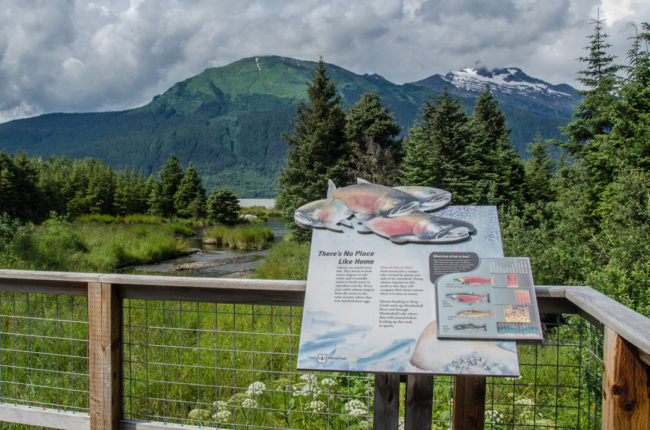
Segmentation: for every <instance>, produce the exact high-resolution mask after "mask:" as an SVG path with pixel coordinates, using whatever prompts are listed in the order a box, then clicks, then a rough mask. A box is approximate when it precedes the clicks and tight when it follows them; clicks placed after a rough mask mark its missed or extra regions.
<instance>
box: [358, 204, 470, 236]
mask: <svg viewBox="0 0 650 430" xmlns="http://www.w3.org/2000/svg"><path fill="white" fill-rule="evenodd" d="M365 226H366V227H367V228H368V229H370V230H371V231H372V232H373V233H376V234H378V235H379V236H383V237H386V238H388V239H390V240H391V241H393V242H395V243H405V242H424V243H450V242H460V241H462V240H465V239H467V238H468V237H469V236H470V235H471V234H472V233H473V232H474V226H473V225H472V224H470V223H468V222H465V221H460V220H456V219H451V218H443V217H439V216H435V215H431V214H429V213H426V212H419V211H416V212H412V213H410V214H408V215H404V216H400V217H396V218H387V217H375V218H372V219H370V220H368V221H366V222H365Z"/></svg>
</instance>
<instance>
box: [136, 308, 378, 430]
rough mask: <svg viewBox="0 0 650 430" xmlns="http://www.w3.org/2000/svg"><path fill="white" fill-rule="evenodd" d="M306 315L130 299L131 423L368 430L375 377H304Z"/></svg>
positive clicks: (280, 310)
mask: <svg viewBox="0 0 650 430" xmlns="http://www.w3.org/2000/svg"><path fill="white" fill-rule="evenodd" d="M301 312H302V309H300V308H295V307H288V306H287V307H280V306H253V305H232V304H208V303H189V302H185V303H184V302H165V301H145V300H126V301H125V303H124V414H125V417H126V418H133V419H146V420H155V421H165V422H177V423H183V424H194V425H205V426H208V425H209V426H215V425H219V426H224V427H227V428H243V427H245V428H251V427H252V428H364V427H365V428H368V427H369V422H370V421H371V418H370V415H369V413H370V408H371V403H372V396H373V385H374V376H373V375H368V374H347V373H307V372H297V371H296V370H295V367H296V358H297V350H298V341H299V329H300V321H301Z"/></svg>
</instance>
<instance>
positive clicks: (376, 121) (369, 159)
mask: <svg viewBox="0 0 650 430" xmlns="http://www.w3.org/2000/svg"><path fill="white" fill-rule="evenodd" d="M346 117H347V123H346V128H345V130H346V135H347V139H348V141H349V143H350V148H351V151H352V155H351V157H350V166H349V174H350V177H351V178H352V180H355V179H356V178H362V179H365V180H367V181H370V182H373V183H375V184H382V185H393V183H394V182H395V179H396V176H397V173H398V172H397V168H398V166H399V164H400V163H401V159H402V145H401V141H400V139H398V138H397V136H398V135H399V133H400V132H401V127H400V126H399V125H397V123H396V122H395V118H394V117H393V115H392V114H391V113H390V112H389V111H388V109H386V108H385V107H384V106H383V105H382V104H381V103H380V102H379V96H378V95H377V93H374V92H373V93H369V94H364V95H363V96H361V100H359V102H358V103H357V104H356V105H354V106H352V107H350V109H349V110H348V112H347V116H346Z"/></svg>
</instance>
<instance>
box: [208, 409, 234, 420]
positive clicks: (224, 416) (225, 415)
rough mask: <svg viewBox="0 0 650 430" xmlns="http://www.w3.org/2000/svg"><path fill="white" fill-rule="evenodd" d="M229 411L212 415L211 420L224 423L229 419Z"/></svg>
mask: <svg viewBox="0 0 650 430" xmlns="http://www.w3.org/2000/svg"><path fill="white" fill-rule="evenodd" d="M230 415H231V413H230V411H225V410H224V411H218V412H217V413H216V414H214V415H212V418H214V419H215V420H217V422H225V421H228V420H229V419H230Z"/></svg>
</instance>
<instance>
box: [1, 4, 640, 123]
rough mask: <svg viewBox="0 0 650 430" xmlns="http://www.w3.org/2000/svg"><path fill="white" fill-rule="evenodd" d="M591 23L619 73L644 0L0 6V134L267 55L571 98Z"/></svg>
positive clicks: (398, 79)
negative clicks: (602, 32) (567, 91)
mask: <svg viewBox="0 0 650 430" xmlns="http://www.w3.org/2000/svg"><path fill="white" fill-rule="evenodd" d="M598 10H600V17H601V18H605V19H606V20H607V21H606V28H605V29H606V32H607V33H608V34H609V35H610V38H609V41H610V42H611V43H612V45H613V47H612V52H613V53H615V54H617V55H618V56H619V60H621V61H622V60H623V59H624V57H625V52H626V50H627V49H628V48H629V47H630V41H629V40H627V39H628V38H629V37H630V36H632V35H633V34H634V26H633V24H639V23H640V22H641V21H650V1H648V0H543V1H537V0H402V1H398V0H330V1H327V0H325V1H323V0H284V1H283V0H258V1H249V0H130V1H129V0H112V1H109V0H95V1H81V0H78V1H75V0H67V1H66V0H2V7H1V8H0V122H2V121H7V120H10V119H15V118H20V117H25V116H32V115H36V114H41V113H48V112H87V111H101V110H115V109H125V108H130V107H135V106H140V105H143V104H145V103H147V102H149V101H150V100H151V98H152V97H153V96H154V95H156V94H159V93H161V92H163V91H164V90H166V89H167V88H169V87H170V86H171V85H173V84H174V83H175V82H178V81H180V80H183V79H185V78H188V77H190V76H193V75H195V74H197V73H200V72H201V71H203V70H204V69H205V68H207V67H215V66H223V65H226V64H229V63H231V62H233V61H235V60H238V59H240V58H243V57H251V56H258V55H271V54H274V55H282V56H288V57H294V58H299V59H303V60H317V59H318V58H319V57H320V56H322V57H323V59H324V60H325V61H326V62H329V63H334V64H337V65H339V66H342V67H345V68H347V69H350V70H352V71H354V72H356V73H379V74H380V75H382V76H384V77H385V78H386V79H388V80H390V81H392V82H395V83H400V84H401V83H405V82H412V81H416V80H419V79H423V78H425V77H427V76H430V75H432V74H434V73H442V74H444V73H447V72H448V71H450V70H455V69H459V68H462V67H466V66H473V65H475V64H481V65H483V66H485V67H488V68H492V67H505V66H515V67H521V68H522V69H523V70H524V71H525V72H527V73H528V74H529V75H532V76H535V77H538V78H541V79H544V80H546V81H549V82H551V83H554V84H558V83H569V84H572V85H576V82H575V77H576V72H577V71H578V70H579V69H580V68H581V66H580V64H579V63H577V62H576V61H575V59H576V58H577V57H579V56H581V55H583V54H584V51H583V48H584V46H585V45H586V44H587V43H588V42H587V39H586V38H585V36H586V35H588V34H590V33H591V31H592V29H593V27H592V26H591V24H590V19H593V18H595V17H596V16H597V11H598Z"/></svg>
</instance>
